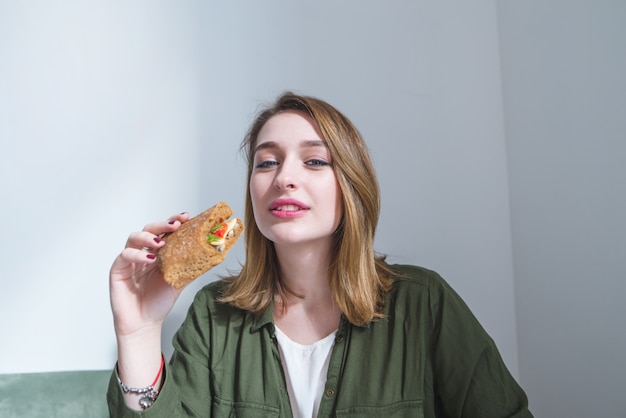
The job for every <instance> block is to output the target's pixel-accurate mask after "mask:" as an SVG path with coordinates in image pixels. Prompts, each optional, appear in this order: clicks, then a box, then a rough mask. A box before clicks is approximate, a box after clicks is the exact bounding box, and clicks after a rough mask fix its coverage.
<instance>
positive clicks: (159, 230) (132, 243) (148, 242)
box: [126, 212, 189, 251]
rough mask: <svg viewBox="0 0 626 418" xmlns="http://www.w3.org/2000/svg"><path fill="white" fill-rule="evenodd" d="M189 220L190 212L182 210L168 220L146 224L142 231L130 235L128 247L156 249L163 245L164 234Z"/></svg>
mask: <svg viewBox="0 0 626 418" xmlns="http://www.w3.org/2000/svg"><path fill="white" fill-rule="evenodd" d="M188 220H189V214H188V213H187V212H182V213H179V214H177V215H174V216H172V217H170V218H169V219H167V220H166V221H160V222H154V223H151V224H148V225H146V226H145V227H144V228H143V230H142V231H138V232H133V233H132V234H130V236H129V237H128V241H127V242H126V247H127V248H128V247H131V248H140V249H144V250H150V251H154V250H157V249H159V248H161V247H162V246H163V240H162V238H161V237H162V236H163V235H165V234H167V233H170V232H174V231H176V230H177V229H178V228H180V226H181V225H182V224H183V223H184V222H186V221H188Z"/></svg>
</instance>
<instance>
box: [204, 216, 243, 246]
mask: <svg viewBox="0 0 626 418" xmlns="http://www.w3.org/2000/svg"><path fill="white" fill-rule="evenodd" d="M235 225H237V219H236V218H234V219H231V220H230V221H226V222H222V223H220V224H217V225H216V226H214V227H213V229H211V233H210V234H209V236H208V237H207V241H208V242H209V244H211V245H212V246H214V247H215V249H216V250H217V251H219V252H222V251H224V248H225V247H226V238H229V237H232V236H233V235H235V231H234V229H235Z"/></svg>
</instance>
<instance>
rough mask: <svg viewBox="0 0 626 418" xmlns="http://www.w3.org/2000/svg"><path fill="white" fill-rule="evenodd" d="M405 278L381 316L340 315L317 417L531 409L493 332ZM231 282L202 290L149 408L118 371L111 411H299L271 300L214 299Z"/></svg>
mask: <svg viewBox="0 0 626 418" xmlns="http://www.w3.org/2000/svg"><path fill="white" fill-rule="evenodd" d="M392 267H393V268H394V270H396V271H398V273H399V276H398V278H396V279H395V280H394V284H393V287H392V290H391V291H390V292H389V293H388V295H387V297H386V304H385V307H384V313H385V315H386V318H385V319H382V320H377V321H375V322H373V323H372V324H370V325H369V326H366V327H359V326H355V325H352V324H350V323H349V322H348V321H347V320H346V319H345V318H342V319H341V322H340V325H339V329H338V331H337V334H336V339H335V345H334V348H333V352H332V356H331V359H330V365H329V368H328V375H327V380H326V386H325V390H324V394H323V396H322V400H321V404H320V407H319V415H318V416H319V417H385V418H393V417H480V418H488V417H499V418H500V417H532V415H531V413H530V412H529V411H528V407H527V398H526V395H525V394H524V392H523V390H522V389H521V388H520V386H519V385H518V384H517V382H516V381H515V380H514V379H513V377H512V376H511V375H510V373H509V371H508V370H507V368H506V366H505V365H504V363H503V361H502V358H501V357H500V354H499V353H498V350H497V348H496V346H495V345H494V342H493V340H492V339H491V338H490V337H489V336H488V335H487V333H486V332H485V331H484V330H483V328H482V327H481V325H480V324H479V323H478V321H477V320H476V318H475V317H474V315H472V313H471V312H470V310H469V309H468V307H467V306H466V305H465V303H464V302H463V301H462V300H461V298H460V297H459V296H458V295H457V294H456V293H455V292H454V290H452V289H451V288H450V286H449V285H448V284H447V283H446V282H445V281H444V280H443V279H442V278H441V277H440V276H439V275H437V274H436V273H434V272H432V271H429V270H426V269H423V268H419V267H413V266H392ZM223 286H224V283H223V282H221V281H218V282H214V283H211V284H209V285H207V286H206V287H204V288H203V289H202V290H201V291H199V292H198V294H197V295H196V298H195V301H194V303H193V304H192V306H191V308H190V310H189V313H188V316H187V319H186V320H185V322H184V323H183V325H182V326H181V328H180V329H179V330H178V332H177V334H176V336H175V337H174V348H175V352H174V354H173V356H172V358H171V360H170V363H169V365H167V367H166V370H165V381H164V384H163V387H162V390H161V393H160V394H159V397H158V399H157V400H156V402H155V403H154V405H153V406H152V407H150V408H148V409H147V410H146V411H144V412H143V413H142V414H141V415H138V414H137V413H135V412H132V411H130V410H128V409H127V408H126V407H125V406H124V401H123V399H122V393H121V390H120V388H119V385H118V383H117V377H116V374H115V373H113V375H112V377H111V380H110V385H109V391H108V402H109V409H110V412H111V416H113V417H134V416H145V417H164V418H165V417H167V418H171V417H216V418H223V417H241V418H245V417H254V418H259V417H285V418H286V417H292V413H291V407H290V404H289V396H288V393H287V386H286V383H285V377H284V374H283V370H282V366H281V361H280V354H279V350H278V345H277V342H276V337H275V335H274V325H273V321H272V312H273V307H271V306H270V307H269V308H268V309H267V310H266V311H265V312H264V313H263V314H261V315H254V314H251V313H249V312H245V311H242V310H239V309H236V308H233V307H231V306H230V305H225V304H222V303H219V302H217V301H216V299H217V297H218V295H219V294H220V291H221V289H223Z"/></svg>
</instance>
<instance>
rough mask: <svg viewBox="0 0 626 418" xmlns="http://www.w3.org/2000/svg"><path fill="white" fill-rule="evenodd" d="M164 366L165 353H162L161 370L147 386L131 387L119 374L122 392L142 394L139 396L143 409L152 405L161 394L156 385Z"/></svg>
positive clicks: (118, 379)
mask: <svg viewBox="0 0 626 418" xmlns="http://www.w3.org/2000/svg"><path fill="white" fill-rule="evenodd" d="M164 366H165V357H164V356H163V354H161V365H160V366H159V372H158V373H157V375H156V377H155V378H154V382H152V384H151V385H150V386H148V387H145V388H129V387H128V386H126V385H125V384H124V383H122V380H121V379H120V378H119V376H118V378H117V381H118V383H119V384H120V386H121V388H122V392H124V393H125V394H126V393H134V394H135V395H140V396H141V397H140V398H139V406H140V407H141V409H144V410H145V409H147V408H149V407H151V406H152V404H153V403H154V401H156V398H157V396H158V394H159V390H158V389H156V388H155V386H156V384H157V383H158V381H159V378H160V377H161V373H163V367H164Z"/></svg>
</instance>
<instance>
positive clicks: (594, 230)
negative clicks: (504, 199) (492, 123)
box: [497, 0, 626, 417]
mask: <svg viewBox="0 0 626 418" xmlns="http://www.w3.org/2000/svg"><path fill="white" fill-rule="evenodd" d="M497 5H498V12H499V13H498V17H499V25H500V35H501V36H500V49H501V51H502V63H503V66H502V75H503V80H504V81H503V85H504V98H505V101H504V104H505V106H504V108H505V115H506V138H507V146H508V162H509V165H508V167H509V174H510V193H511V209H512V212H511V213H512V231H513V234H512V236H513V254H514V271H515V299H516V306H517V321H518V322H517V323H518V340H519V355H520V357H519V364H520V373H521V376H522V382H523V383H524V385H525V388H526V390H527V391H528V395H529V397H530V398H531V400H532V403H533V405H535V409H536V410H537V412H538V413H539V412H540V413H541V414H540V415H539V416H543V417H624V416H626V412H625V409H624V406H623V397H624V393H625V392H624V391H625V389H626V383H625V381H624V378H625V377H626V357H625V354H626V331H625V330H626V327H625V326H624V318H626V303H625V302H624V296H625V295H626V267H625V265H624V262H623V260H624V256H625V255H626V221H625V219H624V214H626V166H625V161H626V81H625V78H624V74H626V2H623V1H554V0H551V1H538V0H533V1H499V2H498V3H497Z"/></svg>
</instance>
